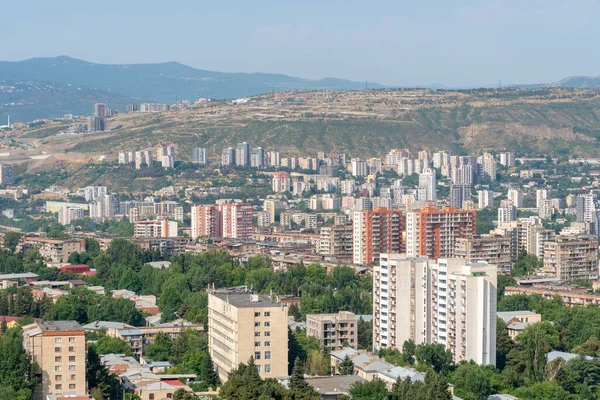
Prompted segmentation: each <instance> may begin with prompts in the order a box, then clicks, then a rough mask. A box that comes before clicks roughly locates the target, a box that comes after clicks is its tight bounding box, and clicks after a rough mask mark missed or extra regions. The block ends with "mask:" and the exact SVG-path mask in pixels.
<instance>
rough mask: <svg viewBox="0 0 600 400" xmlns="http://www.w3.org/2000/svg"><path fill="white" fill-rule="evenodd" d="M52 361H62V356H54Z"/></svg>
mask: <svg viewBox="0 0 600 400" xmlns="http://www.w3.org/2000/svg"><path fill="white" fill-rule="evenodd" d="M54 362H62V357H54Z"/></svg>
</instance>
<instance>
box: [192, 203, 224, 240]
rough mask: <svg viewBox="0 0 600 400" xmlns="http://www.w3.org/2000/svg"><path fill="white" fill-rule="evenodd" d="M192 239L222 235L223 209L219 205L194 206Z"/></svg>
mask: <svg viewBox="0 0 600 400" xmlns="http://www.w3.org/2000/svg"><path fill="white" fill-rule="evenodd" d="M191 219H192V239H194V240H196V239H197V238H217V237H221V236H222V234H223V232H222V229H221V219H222V216H221V210H220V207H219V206H217V205H197V206H192V218H191Z"/></svg>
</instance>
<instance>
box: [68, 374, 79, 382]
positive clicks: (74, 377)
mask: <svg viewBox="0 0 600 400" xmlns="http://www.w3.org/2000/svg"><path fill="white" fill-rule="evenodd" d="M69 379H71V380H72V381H74V380H75V379H77V375H75V374H72V375H71V377H70V378H69Z"/></svg>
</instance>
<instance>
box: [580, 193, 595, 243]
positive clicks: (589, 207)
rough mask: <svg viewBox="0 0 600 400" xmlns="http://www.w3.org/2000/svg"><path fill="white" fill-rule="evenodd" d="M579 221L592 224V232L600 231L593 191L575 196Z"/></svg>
mask: <svg viewBox="0 0 600 400" xmlns="http://www.w3.org/2000/svg"><path fill="white" fill-rule="evenodd" d="M575 212H576V216H577V222H587V223H589V224H590V225H591V233H596V234H598V232H600V230H599V229H598V210H596V203H595V202H594V195H593V194H592V193H586V194H580V195H577V197H576V198H575Z"/></svg>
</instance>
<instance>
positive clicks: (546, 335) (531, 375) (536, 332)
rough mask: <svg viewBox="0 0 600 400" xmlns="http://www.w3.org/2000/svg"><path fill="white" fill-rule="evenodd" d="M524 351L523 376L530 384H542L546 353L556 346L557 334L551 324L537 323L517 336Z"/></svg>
mask: <svg viewBox="0 0 600 400" xmlns="http://www.w3.org/2000/svg"><path fill="white" fill-rule="evenodd" d="M517 340H519V341H520V342H521V343H522V344H523V347H524V350H525V361H526V369H525V374H526V377H527V378H528V380H529V381H530V382H532V383H535V382H542V381H543V380H544V378H545V373H546V362H547V358H546V353H547V352H548V351H550V350H551V349H552V348H553V347H555V346H556V345H558V334H557V332H556V329H555V328H554V327H553V326H552V324H550V323H548V322H538V323H535V324H533V325H530V326H528V327H527V328H526V329H525V330H524V331H523V332H522V333H520V334H519V335H518V336H517Z"/></svg>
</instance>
